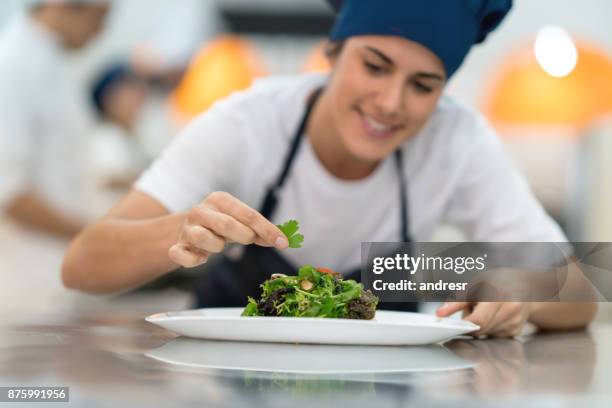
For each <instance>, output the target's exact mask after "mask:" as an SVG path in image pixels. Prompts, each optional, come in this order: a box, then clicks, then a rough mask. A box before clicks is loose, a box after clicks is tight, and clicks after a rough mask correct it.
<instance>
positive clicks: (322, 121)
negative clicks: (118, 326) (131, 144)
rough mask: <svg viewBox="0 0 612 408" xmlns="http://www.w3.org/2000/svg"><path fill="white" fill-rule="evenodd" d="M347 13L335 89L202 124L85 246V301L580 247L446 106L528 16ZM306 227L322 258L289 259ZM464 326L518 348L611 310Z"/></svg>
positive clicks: (486, 319) (478, 319)
mask: <svg viewBox="0 0 612 408" xmlns="http://www.w3.org/2000/svg"><path fill="white" fill-rule="evenodd" d="M334 5H335V7H336V8H337V10H338V16H337V19H336V22H335V25H334V27H333V29H332V32H331V35H330V40H331V41H330V45H329V48H328V54H329V59H330V62H331V65H332V71H331V74H330V75H320V74H316V75H312V74H309V75H301V76H297V77H292V78H276V79H268V80H262V81H260V82H259V83H257V84H255V85H254V86H253V87H252V88H251V89H249V90H247V91H244V92H241V93H237V94H234V95H232V96H231V97H229V98H227V99H226V100H224V101H222V102H219V103H218V104H216V105H215V106H214V107H213V108H211V109H210V110H209V111H207V112H206V113H203V114H202V115H200V116H199V117H198V118H196V119H195V120H194V121H193V122H192V123H191V124H190V125H189V126H188V127H187V128H186V129H185V130H184V131H183V133H182V134H181V135H179V136H178V137H177V138H176V140H175V141H174V142H173V143H172V144H171V146H170V147H169V148H168V149H167V150H166V151H165V152H164V153H163V154H162V156H161V157H160V158H159V159H158V160H157V161H156V162H155V163H154V164H153V165H152V166H151V168H149V169H148V170H147V171H146V172H145V173H144V175H143V176H142V177H141V178H140V180H139V181H138V182H137V183H136V185H135V187H134V189H133V191H132V192H130V193H129V194H128V195H127V197H125V198H124V199H123V200H122V201H120V202H119V203H118V204H117V205H116V206H115V207H114V208H113V209H112V210H111V211H110V212H109V213H108V214H107V215H106V216H105V217H104V218H103V219H101V220H100V221H98V222H97V223H95V224H93V225H91V226H90V227H89V228H87V229H86V230H85V231H83V232H82V233H81V234H80V235H79V236H78V237H77V238H76V239H75V241H74V242H73V243H72V246H71V248H70V250H69V251H68V254H67V256H66V259H65V263H64V266H63V272H62V273H63V280H64V283H65V284H66V285H67V286H68V287H72V288H77V289H80V290H83V291H87V292H97V293H108V292H114V291H120V290H125V289H128V288H134V287H137V286H139V285H142V284H144V283H146V282H148V281H150V280H152V279H154V278H157V277H159V276H161V275H163V274H166V273H169V272H170V271H173V270H175V269H176V268H177V267H179V266H183V267H194V266H197V265H200V264H203V263H205V262H206V261H207V260H208V259H209V257H211V256H212V255H213V254H218V253H222V254H221V255H218V256H220V257H222V260H221V261H220V262H218V263H216V264H215V265H214V266H213V265H211V268H210V269H209V270H208V271H207V273H206V274H204V276H203V277H202V279H201V281H200V282H199V283H198V284H197V288H196V295H197V299H198V305H199V306H200V307H203V306H242V305H244V304H245V299H246V298H247V295H254V294H256V293H257V291H258V285H259V284H260V283H261V282H262V281H263V280H265V279H266V278H268V277H269V276H270V274H272V273H286V274H295V271H296V270H297V267H298V266H300V265H302V264H305V263H311V264H314V265H318V266H325V267H328V268H331V269H333V270H336V271H339V272H342V273H343V274H344V275H345V276H347V275H348V276H350V277H352V278H356V279H359V275H355V272H354V271H355V270H358V269H359V267H360V243H361V242H362V241H367V242H374V241H376V242H383V241H398V240H401V241H408V240H414V241H427V240H428V239H429V238H430V236H431V234H432V232H433V230H434V229H435V228H436V226H438V225H439V224H441V223H450V224H454V225H456V226H458V227H459V228H461V229H462V230H463V231H464V232H465V234H466V235H467V236H468V237H469V239H471V240H475V241H549V242H556V241H564V240H565V237H564V236H563V234H562V232H561V231H560V229H559V227H558V226H557V225H556V224H555V223H554V222H553V221H552V220H551V219H550V218H549V217H548V216H547V215H546V214H545V212H544V211H543V209H542V208H541V207H540V205H539V204H538V203H537V202H536V200H535V199H534V197H533V196H532V194H531V193H530V191H529V189H528V187H527V186H526V184H525V182H524V180H523V179H522V178H521V177H520V176H519V174H518V172H517V171H516V170H515V169H514V168H513V167H512V166H511V164H510V162H509V160H508V159H507V158H506V156H505V155H504V153H503V150H502V148H501V146H500V143H499V141H498V140H497V138H496V136H495V134H494V133H493V131H492V130H491V129H490V128H489V126H488V124H487V123H486V121H485V120H484V119H483V117H482V116H481V115H480V114H479V113H478V112H475V111H474V110H472V109H471V108H469V107H466V106H464V105H462V104H460V103H458V102H457V101H455V100H454V99H453V98H451V97H449V96H447V95H444V89H445V85H446V83H447V81H448V79H449V78H450V77H451V76H452V75H453V74H454V73H455V72H456V71H457V69H458V68H459V66H460V65H461V63H462V61H463V60H464V58H465V56H466V55H467V53H468V51H469V50H470V48H471V47H472V45H474V44H475V43H479V42H482V41H483V40H484V39H485V37H486V36H487V34H488V33H489V32H490V31H492V30H493V29H494V28H495V27H497V25H498V24H499V23H500V22H501V20H502V19H503V18H504V16H505V15H506V13H507V12H508V11H509V9H510V7H511V1H510V0H456V1H446V0H384V1H382V2H381V1H377V2H373V1H368V0H346V1H340V2H334ZM289 219H297V220H299V221H300V225H301V232H302V233H303V234H304V236H305V237H306V241H305V245H304V247H303V248H301V249H291V250H289V251H284V249H286V248H287V246H288V243H287V240H286V238H285V236H284V235H283V234H282V232H281V231H279V230H278V228H277V227H276V226H275V224H278V223H281V222H283V221H286V220H289ZM228 243H233V245H231V246H230V248H228V250H226V251H224V249H225V248H226V246H227V244H228ZM236 243H237V244H243V245H248V246H246V247H242V246H239V247H236ZM250 244H252V245H250ZM237 249H238V250H237ZM406 305H410V304H405V305H404V310H407V309H408V308H409V306H406ZM393 306H396V307H397V306H398V305H393ZM400 306H401V305H400ZM459 310H464V318H466V319H467V320H470V321H472V322H474V323H476V324H478V325H480V326H481V330H480V331H479V332H477V333H475V334H492V335H497V336H512V335H516V334H518V333H519V332H520V329H521V327H522V326H523V324H524V323H525V322H526V321H527V320H531V321H532V322H534V323H535V324H537V325H540V326H542V327H547V328H566V327H577V326H584V325H585V324H587V323H588V322H589V321H590V319H591V318H592V316H593V314H594V311H595V306H593V305H592V304H587V303H585V304H576V303H574V304H572V305H565V304H561V303H557V304H552V303H550V304H536V303H502V302H490V303H476V304H471V305H470V304H467V303H462V302H456V303H449V304H446V305H444V306H443V307H441V308H440V309H439V310H438V312H437V313H438V315H440V316H446V315H450V314H452V313H454V312H456V311H459Z"/></svg>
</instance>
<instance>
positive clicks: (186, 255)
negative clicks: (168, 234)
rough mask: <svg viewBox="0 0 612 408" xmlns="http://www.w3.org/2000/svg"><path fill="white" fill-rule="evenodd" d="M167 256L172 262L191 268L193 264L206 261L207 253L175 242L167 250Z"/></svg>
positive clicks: (196, 264)
mask: <svg viewBox="0 0 612 408" xmlns="http://www.w3.org/2000/svg"><path fill="white" fill-rule="evenodd" d="M168 256H169V257H170V259H171V260H172V262H174V263H176V264H177V265H180V266H182V267H185V268H193V267H195V266H198V265H201V264H203V263H206V261H207V260H208V254H207V253H205V252H202V251H199V250H196V249H195V248H189V247H187V246H185V245H183V244H175V245H172V246H171V247H170V249H169V250H168Z"/></svg>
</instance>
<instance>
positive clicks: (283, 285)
mask: <svg viewBox="0 0 612 408" xmlns="http://www.w3.org/2000/svg"><path fill="white" fill-rule="evenodd" d="M261 288H262V290H263V291H262V294H261V298H260V299H259V300H255V299H253V298H251V297H249V298H248V304H247V306H246V307H245V309H244V311H243V312H242V316H291V317H336V318H346V319H372V318H373V317H374V314H375V312H376V306H377V305H378V298H377V297H376V296H374V295H373V294H372V292H370V291H369V290H367V291H366V290H363V285H362V284H361V283H358V282H355V281H354V280H350V279H349V280H343V279H342V278H340V277H339V276H338V274H330V273H325V272H321V271H319V270H317V269H316V268H314V267H313V266H311V265H304V266H303V267H301V268H300V270H299V272H298V275H297V276H286V275H280V276H273V277H272V278H270V279H268V280H267V281H265V282H264V283H263V284H262V285H261Z"/></svg>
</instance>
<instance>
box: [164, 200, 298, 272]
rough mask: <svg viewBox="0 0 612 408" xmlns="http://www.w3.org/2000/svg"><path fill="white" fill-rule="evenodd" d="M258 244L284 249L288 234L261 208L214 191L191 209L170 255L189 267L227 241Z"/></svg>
mask: <svg viewBox="0 0 612 408" xmlns="http://www.w3.org/2000/svg"><path fill="white" fill-rule="evenodd" d="M230 242H237V243H240V244H243V245H248V244H253V243H255V244H257V245H262V246H270V247H276V248H278V249H285V248H287V246H288V245H289V242H288V241H287V238H286V237H285V235H284V234H283V233H282V232H281V231H280V230H279V229H278V228H277V227H276V226H275V225H274V224H272V223H271V222H270V221H268V220H267V219H266V218H265V217H264V216H263V215H261V214H260V213H259V212H258V211H256V210H254V209H252V208H251V207H249V206H248V205H246V204H244V203H243V202H242V201H240V200H238V199H237V198H236V197H234V196H232V195H231V194H229V193H225V192H220V191H219V192H214V193H211V194H210V195H209V196H208V197H206V199H205V200H204V201H203V202H202V203H200V204H199V205H197V206H195V207H193V208H192V209H191V211H189V213H188V215H187V217H186V219H185V222H184V224H183V226H182V228H181V232H180V235H179V239H178V242H177V243H176V244H174V245H173V246H172V247H170V249H169V250H168V256H169V257H170V259H171V260H172V261H173V262H175V263H176V264H178V265H181V266H183V267H186V268H192V267H194V266H198V265H201V264H203V263H205V262H206V261H207V260H208V257H209V256H210V255H211V254H214V253H218V252H221V251H223V248H224V247H225V244H227V243H230Z"/></svg>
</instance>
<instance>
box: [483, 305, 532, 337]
mask: <svg viewBox="0 0 612 408" xmlns="http://www.w3.org/2000/svg"><path fill="white" fill-rule="evenodd" d="M528 314H529V311H528V306H527V304H525V303H522V302H504V303H502V306H501V308H500V310H499V312H498V313H497V317H496V319H495V323H494V324H493V325H492V327H491V328H490V329H489V333H490V334H491V335H493V336H496V337H513V336H518V335H519V334H521V331H522V328H523V326H524V324H525V322H526V321H527V318H528Z"/></svg>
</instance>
